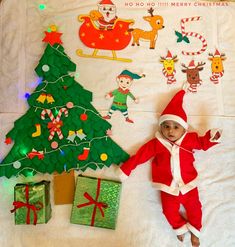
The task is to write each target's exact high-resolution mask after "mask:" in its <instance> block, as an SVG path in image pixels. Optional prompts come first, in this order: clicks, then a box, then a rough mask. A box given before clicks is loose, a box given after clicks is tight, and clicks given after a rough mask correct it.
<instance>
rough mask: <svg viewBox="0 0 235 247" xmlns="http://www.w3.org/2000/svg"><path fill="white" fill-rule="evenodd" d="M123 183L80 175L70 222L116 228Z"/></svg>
mask: <svg viewBox="0 0 235 247" xmlns="http://www.w3.org/2000/svg"><path fill="white" fill-rule="evenodd" d="M120 194H121V183H120V182H115V181H110V180H105V179H99V178H92V177H84V176H78V178H77V184H76V191H75V196H74V203H73V208H72V213H71V218H70V222H71V223H73V224H81V225H90V226H96V227H103V228H110V229H115V228H116V221H117V215H118V209H119V201H120Z"/></svg>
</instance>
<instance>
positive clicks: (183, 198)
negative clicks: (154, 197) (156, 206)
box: [161, 188, 202, 236]
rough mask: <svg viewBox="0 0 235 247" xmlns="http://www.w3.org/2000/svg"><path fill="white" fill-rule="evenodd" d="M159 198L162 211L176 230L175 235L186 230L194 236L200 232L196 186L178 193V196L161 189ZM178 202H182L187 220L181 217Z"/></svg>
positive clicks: (199, 204)
mask: <svg viewBox="0 0 235 247" xmlns="http://www.w3.org/2000/svg"><path fill="white" fill-rule="evenodd" d="M161 200H162V209H163V213H164V215H165V216H166V219H167V220H168V222H169V223H170V225H171V226H172V228H173V229H174V230H176V232H177V235H179V234H183V233H185V232H187V231H188V230H190V231H191V232H192V233H193V234H194V235H196V236H198V235H199V234H200V229H201V227H202V223H201V222H202V210H201V208H202V206H201V202H200V200H199V197H198V190H197V188H195V189H193V190H191V191H189V192H188V193H186V194H185V195H182V194H181V193H180V194H179V195H178V196H174V195H171V194H168V193H166V192H163V191H161ZM180 204H182V205H183V206H184V208H185V210H186V214H187V220H186V219H185V218H183V216H182V215H181V214H180V212H179V209H180ZM185 229H186V231H185ZM177 230H178V231H177Z"/></svg>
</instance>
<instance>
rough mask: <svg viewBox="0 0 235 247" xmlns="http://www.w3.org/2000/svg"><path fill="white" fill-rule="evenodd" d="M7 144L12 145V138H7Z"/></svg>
mask: <svg viewBox="0 0 235 247" xmlns="http://www.w3.org/2000/svg"><path fill="white" fill-rule="evenodd" d="M5 143H6V144H7V145H9V144H11V143H12V140H11V138H10V137H7V138H6V140H5Z"/></svg>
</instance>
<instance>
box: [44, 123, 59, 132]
mask: <svg viewBox="0 0 235 247" xmlns="http://www.w3.org/2000/svg"><path fill="white" fill-rule="evenodd" d="M62 126H63V122H62V121H58V122H49V123H48V124H47V128H48V129H50V132H52V131H55V132H56V131H58V130H59V129H60V127H62Z"/></svg>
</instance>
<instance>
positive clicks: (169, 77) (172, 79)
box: [162, 68, 176, 84]
mask: <svg viewBox="0 0 235 247" xmlns="http://www.w3.org/2000/svg"><path fill="white" fill-rule="evenodd" d="M162 73H163V75H164V76H165V77H166V78H167V84H172V83H175V82H176V79H175V74H176V71H175V70H174V71H173V73H172V74H171V75H169V74H168V73H167V71H166V69H165V68H163V69H162Z"/></svg>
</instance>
